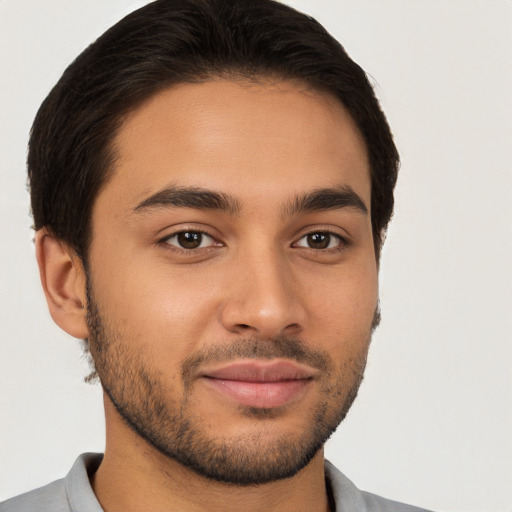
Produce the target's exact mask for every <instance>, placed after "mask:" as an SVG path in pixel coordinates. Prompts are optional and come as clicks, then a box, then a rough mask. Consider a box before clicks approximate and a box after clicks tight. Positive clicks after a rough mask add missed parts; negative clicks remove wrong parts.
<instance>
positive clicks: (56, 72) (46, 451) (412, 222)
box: [0, 0, 512, 512]
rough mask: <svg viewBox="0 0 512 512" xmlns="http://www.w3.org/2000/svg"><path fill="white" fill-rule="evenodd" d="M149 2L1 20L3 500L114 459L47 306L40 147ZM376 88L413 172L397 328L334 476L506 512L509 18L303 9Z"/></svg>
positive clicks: (422, 3)
mask: <svg viewBox="0 0 512 512" xmlns="http://www.w3.org/2000/svg"><path fill="white" fill-rule="evenodd" d="M144 3H145V2H141V1H138V2H134V1H131V0H109V1H104V0H73V1H69V0H45V1H44V2H42V1H40V0H0V193H1V201H0V244H1V245H0V247H1V249H0V283H1V287H0V342H1V355H0V499H4V498H7V497H10V496H12V495H14V494H17V493H20V492H22V491H26V490H28V489H31V488H34V487H36V486H40V485H43V484H45V483H47V482H49V481H51V480H53V479H55V478H59V477H62V476H63V475H64V474H65V473H66V472H67V471H68V469H69V468H70V467H71V465H72V463H73V461H74V459H75V457H76V456H77V455H78V454H79V453H81V452H84V451H101V450H102V448H103V415H102V406H101V393H100V390H99V388H98V387H91V386H88V385H86V384H84V383H82V377H83V376H84V375H85V373H86V366H85V363H84V362H83V361H82V360H81V351H80V348H79V346H78V343H77V342H74V341H73V340H72V339H71V338H69V337H68V336H67V335H66V334H64V333H62V332H60V331H59V329H58V328H57V327H55V326H54V325H53V323H52V321H51V319H50V317H49V315H48V313H47V309H46V304H45V302H44V298H43V294H42V292H41V291H40V289H39V280H38V275H37V270H36V264H35V258H34V250H33V245H32V243H31V238H32V233H31V230H30V228H29V227H30V225H31V219H30V216H29V203H28V194H27V193H26V191H25V166H24V161H25V153H26V141H27V134H28V131H29V128H30V125H31V122H32V119H33V117H34V115H35V112H36V110H37V108H38V106H39V104H40V102H41V101H42V100H43V98H44V97H45V96H46V94H47V93H48V92H49V89H50V88H51V86H52V85H53V84H54V83H55V82H56V80H57V79H58V77H59V76H60V74H61V73H62V71H63V70H64V68H65V66H66V65H67V64H68V63H69V62H70V61H71V60H72V59H73V58H74V57H75V56H76V55H77V54H78V53H79V52H80V51H81V50H82V49H83V48H84V47H85V46H86V45H87V44H88V43H89V42H91V41H92V40H93V39H94V38H96V37H97V36H99V35H100V34H101V33H102V32H103V31H104V30H105V29H106V28H108V27H109V26H110V25H111V24H112V23H113V22H115V21H117V20H118V19H119V18H120V17H122V16H123V15H124V14H127V13H128V12H129V11H131V10H133V9H134V8H135V7H138V6H140V5H142V4H144ZM289 3H290V4H291V5H293V6H295V7H297V8H299V9H301V10H305V11H307V12H308V13H310V14H312V15H313V16H315V17H316V18H317V19H319V21H321V22H322V23H323V24H324V25H325V26H326V27H327V28H328V29H329V30H330V31H331V32H332V33H333V34H334V35H335V36H336V37H337V38H338V39H339V40H340V41H341V42H342V44H344V46H345V48H346V49H347V51H348V52H349V53H350V55H351V56H352V57H353V58H354V59H355V60H356V61H358V62H359V63H360V64H361V65H362V66H363V67H364V68H365V69H366V70H367V72H368V73H369V74H370V75H371V76H372V77H373V79H374V80H375V83H376V87H377V93H378V96H379V97H380V98H381V100H382V104H383V107H384V110H385V111H386V113H387V115H388V118H389V121H390V124H391V126H392V129H393V131H394V133H395V137H396V142H397V144H398V147H399V149H400V151H401V155H402V170H401V177H400V180H399V185H398V189H397V194H396V197H397V207H396V212H395V219H394V222H393V223H392V227H391V229H390V232H389V236H388V241H387V244H386V247H385V250H384V254H383V260H382V270H381V303H382V310H383V322H382V325H381V327H380V328H379V330H378V332H377V333H376V335H375V337H374V341H373V346H372V349H371V355H370V360H369V364H368V369H367V377H366V380H365V382H364V384H363V386H362V389H361V392H360V396H359V398H358V400H357V402H356V404H355V406H354V408H353V409H352V411H351V413H350V414H349V417H348V419H347V420H346V421H345V423H344V424H343V425H342V427H341V428H340V429H339V431H338V432H337V433H336V434H335V436H334V437H333V439H332V440H331V441H330V442H329V443H328V446H327V450H326V451H327V456H328V458H329V459H330V460H331V461H333V462H334V463H335V464H336V465H337V466H338V467H340V468H341V469H342V470H343V471H344V472H345V473H346V474H347V475H348V476H349V477H350V478H351V479H352V480H354V481H355V483H356V484H357V485H358V486H359V487H361V488H363V489H366V490H371V491H372V492H375V493H378V494H382V495H384V496H388V497H392V498H394V499H397V500H401V501H405V502H410V503H415V504H418V505H422V506H424V507H428V508H432V509H435V510H438V511H453V512H458V511H479V512H505V511H509V512H510V511H512V441H511V435H512V434H511V433H512V343H511V338H512V321H511V317H512V272H511V263H512V226H511V224H512V222H511V220H512V206H511V204H512V199H511V198H512V180H511V172H512V159H511V151H510V147H511V136H512V126H511V125H512V122H511V119H512V100H511V92H510V91H512V72H511V57H512V30H511V20H512V3H511V2H510V1H509V0H344V1H334V0H294V1H290V2H289Z"/></svg>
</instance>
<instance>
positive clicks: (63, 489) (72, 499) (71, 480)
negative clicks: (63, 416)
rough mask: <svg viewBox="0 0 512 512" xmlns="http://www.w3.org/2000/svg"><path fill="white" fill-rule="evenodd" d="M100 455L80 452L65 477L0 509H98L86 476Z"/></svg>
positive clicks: (13, 511)
mask: <svg viewBox="0 0 512 512" xmlns="http://www.w3.org/2000/svg"><path fill="white" fill-rule="evenodd" d="M102 457H103V456H102V455H101V454H98V453H84V454H82V455H80V457H78V459H77V460H76V461H75V463H74V464H73V467H72V468H71V471H70V472H69V473H68V474H67V476H66V478H63V479H62V480H56V481H55V482H53V483H51V484H48V485H46V486H44V487H41V488H39V489H35V490H34V491H30V492H27V493H25V494H20V495H19V496H16V497H14V498H11V499H9V500H7V501H4V502H2V503H0V512H80V511H87V512H101V510H102V509H101V507H100V504H99V503H98V501H97V499H96V496H95V495H94V492H93V490H92V488H91V485H90V482H89V475H90V474H92V473H93V472H94V471H96V469H97V468H98V466H99V465H100V463H101V460H102Z"/></svg>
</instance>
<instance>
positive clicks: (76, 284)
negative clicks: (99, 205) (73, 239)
mask: <svg viewBox="0 0 512 512" xmlns="http://www.w3.org/2000/svg"><path fill="white" fill-rule="evenodd" d="M35 244H36V256H37V263H38V265H39V274H40V276H41V284H42V285H43V290H44V293H45V295H46V301H47V302H48V308H49V310H50V314H51V316H52V318H53V320H54V321H55V323H56V324H57V325H58V326H59V327H60V328H61V329H63V330H64V331H66V332H67V333H68V334H70V335H71V336H74V337H75V338H87V337H88V329H87V322H86V314H87V309H86V307H85V306H86V300H87V299H86V278H85V270H84V267H83V264H82V261H81V260H80V258H78V256H76V254H75V253H74V251H73V250H72V249H71V248H70V247H69V246H68V245H67V244H66V243H64V242H63V241H61V240H58V239H57V238H55V237H54V236H52V235H51V234H50V233H48V232H46V231H45V230H40V231H38V232H37V233H36V238H35Z"/></svg>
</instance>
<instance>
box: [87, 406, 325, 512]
mask: <svg viewBox="0 0 512 512" xmlns="http://www.w3.org/2000/svg"><path fill="white" fill-rule="evenodd" d="M107 402H108V401H106V405H105V409H106V414H107V422H106V424H107V443H106V449H105V456H104V459H103V462H102V463H101V466H100V467H99V469H98V471H97V472H96V473H95V474H94V475H93V476H92V478H91V484H92V487H93V490H94V492H95V494H96V496H97V498H98V500H99V502H100V504H101V506H102V508H103V510H104V511H105V512H118V511H123V512H132V511H133V512H135V511H139V510H145V509H146V510H152V511H154V512H163V511H169V510H182V511H186V512H196V511H204V510H208V511H209V512H210V511H211V512H221V511H222V512H231V511H235V510H236V511H239V510H244V511H246V512H263V511H265V512H269V511H273V512H292V511H293V512H298V511H309V512H316V511H318V512H327V511H328V510H329V506H328V499H327V491H326V486H325V475H324V465H323V463H324V461H323V452H322V450H320V451H319V452H318V453H317V454H316V456H315V457H314V458H313V459H312V461H311V462H310V463H309V464H308V465H307V466H306V467H305V468H303V469H302V470H300V471H299V472H298V473H297V474H296V475H295V476H293V477H290V478H286V479H282V480H278V481H275V482H270V483H266V484H261V485H251V486H240V485H230V484H224V483H220V482H215V481H212V480H210V479H207V478H205V477H203V476H201V475H198V474H197V473H195V472H194V471H192V470H190V469H188V468H186V467H184V466H183V465H181V464H179V463H178V462H176V461H174V460H173V459H170V458H169V457H167V456H165V455H162V454H161V453H160V452H158V451H157V450H156V449H155V448H154V447H153V446H151V445H149V444H148V443H147V442H146V441H144V440H143V439H141V438H140V437H139V436H138V435H137V434H136V433H134V432H133V431H132V430H131V429H130V428H129V427H128V426H127V425H126V424H125V423H124V422H123V421H122V420H121V419H120V418H119V417H118V415H117V412H116V411H113V410H109V409H110V408H112V406H111V404H108V403H107Z"/></svg>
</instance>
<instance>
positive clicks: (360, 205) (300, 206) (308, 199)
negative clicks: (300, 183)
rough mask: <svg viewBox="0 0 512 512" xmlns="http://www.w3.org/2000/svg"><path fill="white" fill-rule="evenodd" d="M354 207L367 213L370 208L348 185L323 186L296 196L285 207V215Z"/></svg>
mask: <svg viewBox="0 0 512 512" xmlns="http://www.w3.org/2000/svg"><path fill="white" fill-rule="evenodd" d="M341 208H353V209H355V210H358V211H359V212H360V213H363V214H365V215H367V214H368V208H367V207H366V205H365V204H364V202H363V200H362V199H361V198H360V197H359V196H358V195H357V194H356V193H355V192H354V191H353V190H352V188H350V187H348V186H344V185H343V186H339V187H334V188H321V189H317V190H313V191H312V192H308V193H307V194H304V195H302V196H297V197H295V198H294V199H293V200H292V201H291V202H290V204H289V205H288V206H287V207H285V209H284V215H285V216H290V217H292V216H294V215H299V214H303V213H308V212H315V211H324V210H337V209H341Z"/></svg>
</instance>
